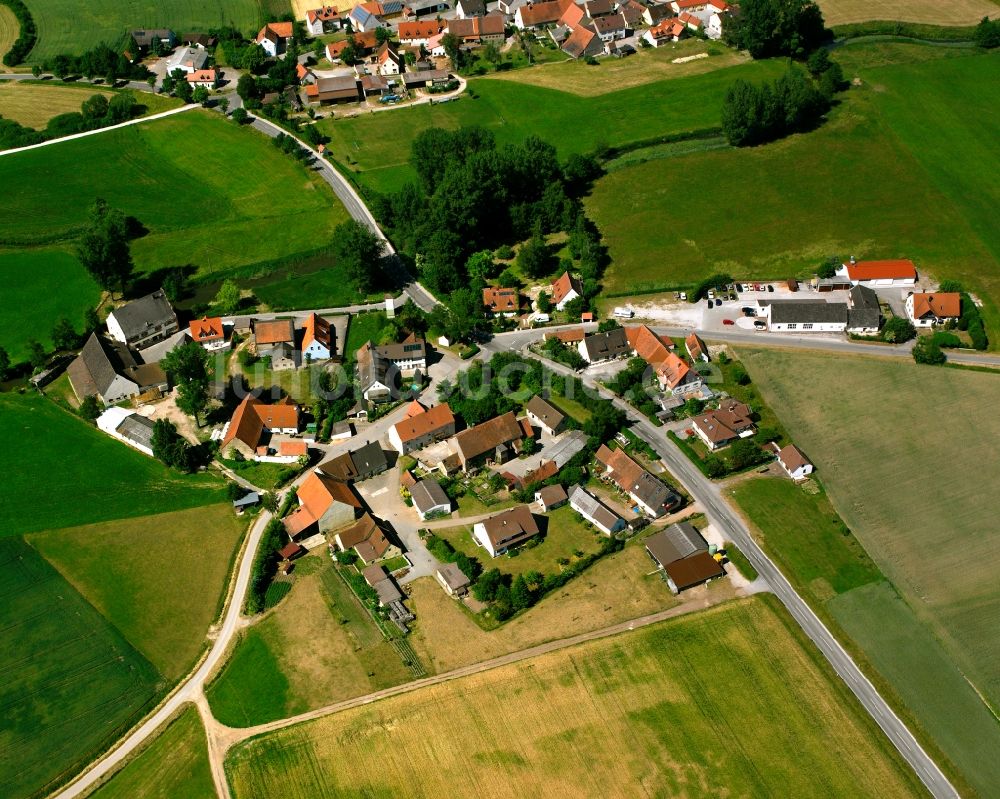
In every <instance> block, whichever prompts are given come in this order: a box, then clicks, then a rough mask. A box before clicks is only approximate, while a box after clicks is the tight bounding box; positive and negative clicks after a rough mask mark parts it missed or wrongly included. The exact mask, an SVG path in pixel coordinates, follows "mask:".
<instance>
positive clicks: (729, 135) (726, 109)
mask: <svg viewBox="0 0 1000 799" xmlns="http://www.w3.org/2000/svg"><path fill="white" fill-rule="evenodd" d="M722 130H723V133H725V134H726V140H727V141H728V142H729V143H730V144H732V145H733V146H734V147H743V146H746V145H748V144H757V143H758V142H760V141H763V138H764V130H765V120H764V95H763V93H762V92H761V90H760V89H759V88H757V87H756V86H754V85H753V84H752V83H750V82H749V81H745V80H742V79H740V80H735V81H733V84H732V85H731V86H730V87H729V90H728V91H727V92H726V97H725V99H724V100H723V102H722Z"/></svg>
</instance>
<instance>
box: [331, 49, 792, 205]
mask: <svg viewBox="0 0 1000 799" xmlns="http://www.w3.org/2000/svg"><path fill="white" fill-rule="evenodd" d="M570 66H572V65H570ZM581 66H582V65H581ZM538 69H539V70H540V71H542V72H544V71H548V70H553V69H557V70H558V69H563V67H562V66H561V65H553V66H545V67H539V68H538ZM600 69H603V67H598V68H597V70H598V71H599V70H600ZM780 69H781V66H780V65H779V64H778V63H776V62H771V61H758V62H753V63H746V64H740V65H738V66H734V67H731V68H728V69H718V70H715V71H713V72H709V73H707V74H702V75H695V76H692V77H690V78H687V79H685V80H659V81H656V82H653V83H646V84H645V85H640V86H634V87H632V88H628V89H622V90H621V91H614V92H607V93H605V94H601V95H598V96H594V97H580V96H579V95H577V94H573V93H571V91H560V90H558V89H554V88H545V87H539V86H531V85H528V84H527V83H524V82H521V81H518V80H495V79H492V78H481V79H473V80H470V81H469V86H470V88H471V89H472V90H473V91H474V92H475V94H476V95H477V97H476V98H475V99H473V98H472V97H470V96H465V97H462V98H461V99H460V100H458V101H456V102H452V103H445V104H444V105H433V106H432V105H421V106H414V107H412V108H407V109H398V110H395V111H392V112H390V113H386V114H366V115H362V116H358V117H354V118H351V119H341V118H331V117H328V118H327V120H325V121H323V122H321V123H320V128H321V129H322V130H323V132H324V133H326V134H327V135H329V136H330V137H331V140H332V141H331V143H330V144H329V145H328V148H329V150H330V151H331V152H332V154H333V156H334V157H335V158H336V159H337V160H339V161H340V162H341V163H344V164H347V165H348V168H349V169H350V170H351V171H353V172H355V173H356V177H357V178H358V179H359V180H360V181H361V183H362V184H363V185H365V186H366V187H369V188H373V189H376V190H378V191H383V192H384V191H392V190H395V189H397V188H399V187H400V186H401V185H402V184H403V183H404V182H405V181H407V180H409V179H412V178H413V177H414V174H413V172H412V170H411V169H410V167H409V165H408V159H409V155H410V143H411V142H412V141H413V139H414V138H415V137H416V135H417V134H418V133H420V132H421V131H422V130H425V129H427V128H430V127H442V128H449V129H454V128H458V127H460V126H463V125H480V126H482V127H484V128H487V129H489V130H491V131H492V132H493V134H494V135H495V136H496V137H497V141H498V142H499V143H500V144H507V143H514V142H521V141H523V140H524V139H525V138H526V137H528V136H531V135H534V136H539V137H541V138H542V139H544V140H546V141H548V142H550V143H551V144H552V145H554V146H555V147H556V148H557V149H558V150H559V155H560V156H561V157H563V158H565V157H566V156H568V155H570V154H572V153H586V152H590V151H592V150H594V149H595V148H597V146H598V145H600V144H610V145H622V144H626V143H628V142H635V141H639V140H645V139H649V138H651V137H655V136H662V135H666V134H672V133H681V132H684V131H689V130H695V129H699V128H710V127H716V126H718V125H719V113H720V108H721V106H722V98H723V96H724V95H725V92H726V89H727V87H728V86H729V84H730V83H732V81H734V80H736V79H737V78H740V77H743V78H752V79H757V80H760V79H763V78H765V77H774V76H775V75H777V74H778V73H779V71H780ZM540 108H544V109H545V113H544V114H539V113H538V109H540ZM594 120H600V124H594ZM567 131H573V135H572V136H567V135H566V134H567Z"/></svg>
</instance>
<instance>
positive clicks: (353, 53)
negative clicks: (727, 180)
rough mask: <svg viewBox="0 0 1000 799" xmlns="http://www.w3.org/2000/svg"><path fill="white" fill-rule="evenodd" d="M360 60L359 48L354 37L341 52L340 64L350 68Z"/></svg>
mask: <svg viewBox="0 0 1000 799" xmlns="http://www.w3.org/2000/svg"><path fill="white" fill-rule="evenodd" d="M359 59H360V55H359V54H358V46H357V44H355V42H354V39H353V37H352V38H351V39H349V40H348V42H347V44H346V45H344V49H343V50H341V51H340V63H342V64H344V65H345V66H350V65H351V64H353V63H355V62H356V61H358V60H359Z"/></svg>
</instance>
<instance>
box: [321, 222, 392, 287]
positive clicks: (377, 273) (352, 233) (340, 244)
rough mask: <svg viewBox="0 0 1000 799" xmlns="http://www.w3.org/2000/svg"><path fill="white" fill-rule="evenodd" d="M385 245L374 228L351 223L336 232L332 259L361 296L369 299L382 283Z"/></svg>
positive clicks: (345, 223)
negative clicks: (369, 295)
mask: <svg viewBox="0 0 1000 799" xmlns="http://www.w3.org/2000/svg"><path fill="white" fill-rule="evenodd" d="M384 254H385V241H383V240H382V239H381V238H380V237H379V236H378V235H377V234H376V233H375V232H374V231H373V230H372V229H371V228H369V227H367V226H366V225H362V224H361V223H360V222H358V221H356V220H354V219H349V220H347V221H346V222H341V223H340V224H339V225H337V227H336V229H335V230H334V231H333V255H334V258H336V260H337V265H338V266H339V267H340V268H341V270H342V271H343V272H344V274H346V275H347V278H348V280H350V281H351V282H352V283H353V284H354V287H355V288H356V289H357V290H358V293H359V294H363V295H368V294H371V293H372V292H373V291H375V290H376V289H377V288H379V287H380V285H381V283H382V257H383V255H384Z"/></svg>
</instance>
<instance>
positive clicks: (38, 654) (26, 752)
mask: <svg viewBox="0 0 1000 799" xmlns="http://www.w3.org/2000/svg"><path fill="white" fill-rule="evenodd" d="M0 415H4V416H5V415H6V414H5V413H4V414H0ZM4 531H5V532H8V533H9V532H10V528H9V527H7V526H5V527H4ZM0 596H3V598H4V599H3V603H2V605H0V631H2V632H0V673H2V674H3V676H4V679H3V681H2V684H0V707H3V709H4V723H3V727H2V729H0V784H3V786H4V795H5V796H6V797H9V799H21V797H28V796H35V795H38V794H40V793H47V792H48V791H47V790H46V788H51V787H54V785H55V784H57V783H58V782H59V781H61V780H62V779H65V778H66V777H67V776H69V775H70V774H71V773H72V772H73V771H75V770H76V769H78V768H79V767H80V766H81V765H82V764H83V763H84V762H85V761H86V760H87V759H88V758H90V757H91V756H92V755H93V754H94V753H95V752H96V751H98V750H99V749H101V748H102V747H103V746H106V745H108V744H109V743H111V741H113V740H114V739H115V738H117V736H118V735H119V734H120V733H121V732H122V731H123V730H124V729H125V728H127V727H128V726H129V725H130V724H132V723H133V722H134V721H135V720H136V719H137V718H139V717H140V716H141V715H142V714H143V713H144V712H145V711H146V710H148V709H149V707H150V706H151V704H152V703H153V701H154V699H155V697H156V696H157V694H158V693H159V692H160V691H162V690H163V688H164V687H165V684H164V683H163V681H162V679H161V677H160V675H159V674H158V673H157V671H156V669H155V668H154V667H153V665H152V664H151V663H150V662H149V661H147V660H146V659H145V658H144V657H143V656H142V655H140V654H139V653H138V652H137V651H135V650H134V649H133V648H132V647H131V646H130V645H129V644H128V642H127V641H126V640H125V639H124V638H123V637H122V636H121V634H120V633H119V632H118V631H117V630H115V628H114V627H113V626H112V625H111V624H109V623H108V622H107V621H106V620H105V619H104V618H102V617H101V615H100V614H99V613H98V612H97V611H96V610H95V609H94V608H93V607H91V605H90V604H89V603H88V602H87V601H86V600H85V599H84V598H83V597H82V596H81V595H80V594H79V593H78V592H77V591H75V590H74V589H73V586H72V585H70V584H69V583H68V582H66V580H64V579H63V578H62V577H60V576H59V573H58V572H57V571H56V570H55V569H53V568H52V567H51V566H50V565H49V564H48V563H46V562H45V560H44V559H43V558H42V557H41V556H40V555H39V554H38V553H37V552H36V551H35V550H34V549H32V548H31V546H29V545H28V544H26V543H25V542H24V540H23V539H21V538H17V537H8V538H2V539H0Z"/></svg>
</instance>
